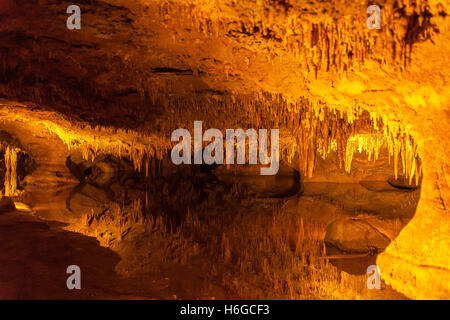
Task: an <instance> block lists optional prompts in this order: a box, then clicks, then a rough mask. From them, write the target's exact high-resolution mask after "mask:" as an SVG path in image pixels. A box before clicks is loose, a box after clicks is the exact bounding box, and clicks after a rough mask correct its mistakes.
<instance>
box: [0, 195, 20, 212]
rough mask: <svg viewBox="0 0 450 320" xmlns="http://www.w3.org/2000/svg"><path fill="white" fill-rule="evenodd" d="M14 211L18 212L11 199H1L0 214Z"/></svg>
mask: <svg viewBox="0 0 450 320" xmlns="http://www.w3.org/2000/svg"><path fill="white" fill-rule="evenodd" d="M14 210H16V206H15V205H14V201H13V200H12V199H11V198H10V197H6V196H4V197H2V198H1V199H0V214H2V213H6V212H10V211H14Z"/></svg>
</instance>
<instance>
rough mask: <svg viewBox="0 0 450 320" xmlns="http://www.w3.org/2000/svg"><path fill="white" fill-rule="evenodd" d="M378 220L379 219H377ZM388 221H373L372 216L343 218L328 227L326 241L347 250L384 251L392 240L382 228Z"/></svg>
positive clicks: (359, 251) (363, 251) (358, 251)
mask: <svg viewBox="0 0 450 320" xmlns="http://www.w3.org/2000/svg"><path fill="white" fill-rule="evenodd" d="M377 221H378V220H377ZM380 225H382V226H384V228H386V229H389V230H390V229H393V228H389V227H388V224H387V223H380V222H379V223H378V225H377V224H376V223H371V221H370V218H368V219H365V218H342V219H337V220H335V221H333V222H332V223H330V224H329V225H328V227H327V231H326V235H325V242H326V243H328V244H331V245H333V246H335V247H336V248H338V249H340V250H342V251H345V252H355V253H375V252H380V251H383V250H384V249H385V248H386V247H387V246H388V245H389V243H390V242H391V238H390V236H391V237H392V236H394V235H395V233H391V235H390V236H389V235H387V234H386V233H387V232H386V233H385V232H383V231H382V230H380Z"/></svg>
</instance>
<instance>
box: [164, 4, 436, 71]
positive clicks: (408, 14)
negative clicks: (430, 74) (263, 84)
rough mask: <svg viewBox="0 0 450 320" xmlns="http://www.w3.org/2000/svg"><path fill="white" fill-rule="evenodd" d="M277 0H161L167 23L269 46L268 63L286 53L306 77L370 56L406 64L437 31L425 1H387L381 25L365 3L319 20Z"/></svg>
mask: <svg viewBox="0 0 450 320" xmlns="http://www.w3.org/2000/svg"><path fill="white" fill-rule="evenodd" d="M274 2H276V1H257V3H256V4H253V6H252V7H251V8H249V7H244V4H243V3H241V2H239V1H236V2H235V1H232V2H225V1H216V2H215V4H214V5H212V4H211V2H205V1H203V0H191V1H184V2H183V3H176V2H168V1H161V2H160V6H159V14H160V17H161V18H162V20H163V21H164V22H165V23H167V24H171V23H172V24H182V25H185V26H186V25H187V26H188V27H189V28H192V29H196V30H197V31H199V32H201V33H202V34H203V36H205V37H218V38H219V37H220V38H222V39H223V38H224V37H228V38H231V39H233V40H235V41H238V42H240V43H242V45H244V46H247V47H251V46H252V45H257V48H258V50H260V49H261V48H265V49H266V53H265V55H266V56H267V58H268V60H269V62H270V60H272V59H275V58H277V59H280V58H282V57H283V56H285V53H286V52H288V53H290V56H291V57H293V58H294V60H296V61H297V62H298V64H299V66H300V67H301V69H302V70H303V72H304V74H305V76H307V75H308V74H313V75H315V76H316V77H317V74H318V72H321V71H323V72H328V73H332V74H333V75H335V76H339V77H341V76H343V75H344V74H345V73H346V72H347V71H348V70H350V69H351V68H356V69H358V68H359V67H360V66H361V65H363V64H364V61H365V60H366V59H368V58H370V59H373V60H375V61H377V62H379V63H381V64H389V65H398V66H399V67H400V68H405V67H406V64H407V62H408V61H409V60H410V58H411V53H412V48H413V45H414V44H415V43H416V42H418V41H423V40H428V39H431V36H432V35H433V33H436V32H438V29H437V27H436V25H433V24H432V23H431V20H430V18H431V17H432V16H433V14H432V13H431V11H430V10H431V9H430V7H429V5H428V1H427V0H422V1H414V2H413V1H409V0H400V1H387V2H386V3H385V4H384V6H383V9H382V10H383V11H382V19H383V20H382V29H381V30H376V29H375V30H372V29H369V28H368V27H367V25H366V20H367V18H368V14H367V13H366V9H367V7H365V6H361V8H360V10H359V11H357V13H356V14H353V15H345V16H340V15H334V16H332V15H331V16H330V17H328V18H324V19H322V21H319V20H318V19H317V17H316V16H315V15H309V16H308V15H306V14H304V12H302V7H301V6H300V4H299V7H297V5H296V4H295V2H293V3H292V5H291V6H290V7H289V8H290V10H287V11H284V12H283V11H280V10H278V9H277V8H274ZM338 5H341V6H345V3H341V4H336V6H338ZM233 10H234V11H233ZM435 14H436V13H435ZM324 16H325V17H326V15H324ZM225 72H227V70H225Z"/></svg>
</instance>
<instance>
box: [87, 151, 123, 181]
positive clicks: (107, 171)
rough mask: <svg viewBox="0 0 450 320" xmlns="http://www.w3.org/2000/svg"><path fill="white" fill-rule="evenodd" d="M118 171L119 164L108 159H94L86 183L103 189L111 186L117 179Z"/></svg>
mask: <svg viewBox="0 0 450 320" xmlns="http://www.w3.org/2000/svg"><path fill="white" fill-rule="evenodd" d="M119 170H120V166H119V162H117V161H115V160H114V159H112V158H109V157H102V158H100V159H96V160H95V161H94V164H93V166H92V170H91V174H90V175H89V178H88V181H89V183H92V184H93V185H96V186H98V187H105V186H108V185H110V184H112V183H113V182H114V181H115V180H117V177H118V174H117V173H118V171H119Z"/></svg>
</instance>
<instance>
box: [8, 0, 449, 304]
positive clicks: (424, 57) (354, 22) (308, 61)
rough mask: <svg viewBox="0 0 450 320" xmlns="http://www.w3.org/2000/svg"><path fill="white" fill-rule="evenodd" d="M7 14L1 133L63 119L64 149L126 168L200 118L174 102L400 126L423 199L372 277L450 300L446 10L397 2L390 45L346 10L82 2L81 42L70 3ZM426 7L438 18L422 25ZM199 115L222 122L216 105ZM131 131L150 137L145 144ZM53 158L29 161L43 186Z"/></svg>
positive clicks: (386, 30) (387, 18)
mask: <svg viewBox="0 0 450 320" xmlns="http://www.w3.org/2000/svg"><path fill="white" fill-rule="evenodd" d="M1 3H2V6H1V7H0V22H1V24H0V56H1V64H0V75H1V76H0V94H2V95H4V96H5V97H6V98H8V99H9V100H8V101H7V103H5V105H7V107H6V109H5V107H4V108H3V111H5V110H6V113H5V112H2V115H1V116H2V119H5V118H7V119H9V120H11V119H12V118H14V117H17V116H18V115H19V114H22V115H23V114H24V113H23V112H22V111H23V110H22V109H21V108H22V107H20V108H16V105H18V104H17V103H16V102H15V101H17V100H20V101H32V102H34V103H37V104H38V105H39V108H38V107H36V109H33V108H34V107H30V108H26V109H27V112H30V113H32V112H33V113H34V112H40V111H41V110H40V108H45V109H46V111H48V110H51V111H58V112H59V113H63V114H65V115H66V116H67V117H70V119H71V121H70V122H67V121H65V120H62V119H60V118H58V119H59V120H58V121H57V123H58V124H59V126H57V127H54V126H50V129H51V130H52V131H51V132H52V134H53V136H59V137H60V138H61V139H62V140H63V141H64V142H65V143H66V144H67V145H69V146H74V145H78V144H81V145H86V146H89V147H92V148H93V149H94V150H97V149H96V148H100V149H101V148H103V149H104V150H103V151H109V152H111V153H117V154H120V152H122V151H123V150H124V149H127V150H131V149H133V148H136V149H133V150H141V151H142V150H147V149H152V148H153V147H155V146H159V145H164V143H163V142H162V141H161V139H162V138H161V137H162V136H166V138H167V135H168V134H169V133H170V132H171V129H170V128H173V127H179V126H180V123H184V122H183V120H185V121H186V122H185V123H189V122H190V123H192V121H191V120H192V119H194V117H196V116H198V115H199V112H200V111H199V110H201V108H200V109H199V108H197V107H192V108H191V109H192V113H193V115H190V114H188V113H189V112H188V111H187V109H188V108H185V109H181V110H184V112H181V111H179V110H180V109H177V110H175V111H174V110H171V109H170V108H169V105H171V103H172V102H173V101H178V102H179V101H183V100H184V99H185V100H186V105H195V104H197V105H201V104H203V103H202V101H203V100H202V97H203V96H207V97H209V98H211V99H212V100H213V101H220V100H221V99H226V97H227V96H228V95H230V94H231V95H234V96H238V95H239V94H247V93H257V94H259V93H261V91H264V92H267V93H272V94H282V95H283V97H284V98H285V99H288V100H289V101H297V100H298V99H302V98H304V97H307V98H308V99H309V100H310V101H313V102H315V103H323V104H326V105H328V106H332V107H333V108H336V109H337V110H339V111H349V112H352V111H353V110H354V107H355V105H357V106H359V107H361V108H363V109H366V110H367V111H369V112H370V113H371V115H373V116H374V117H380V118H381V119H382V120H383V122H384V123H389V124H390V126H391V127H392V126H394V127H395V125H397V124H399V125H401V127H402V128H403V129H402V130H405V132H407V133H408V134H410V135H411V137H412V138H413V139H414V143H415V144H416V146H417V152H418V154H419V155H420V158H421V162H422V173H423V179H422V190H421V197H420V201H419V204H418V207H417V210H416V213H415V215H414V218H413V220H412V221H411V222H410V223H409V224H408V225H407V226H406V227H405V228H404V229H403V230H402V232H401V233H400V235H399V236H398V237H397V238H396V239H395V240H394V241H393V243H392V244H391V245H390V246H389V247H388V248H387V249H386V251H385V252H384V253H383V254H381V255H380V256H379V257H378V259H377V263H378V265H379V266H380V269H381V272H382V276H383V278H384V279H385V280H386V281H387V282H388V283H389V284H391V285H392V286H393V287H394V288H395V289H397V290H399V291H401V292H402V293H404V294H406V295H408V296H409V297H411V298H448V297H449V296H450V286H449V283H450V268H449V265H450V251H449V250H448V248H450V217H449V209H448V208H449V207H450V187H449V181H450V165H449V161H448V159H449V157H450V151H449V150H450V148H449V147H450V135H449V134H448V127H449V124H450V123H449V122H450V108H449V97H450V72H449V65H450V56H449V55H448V52H449V44H450V32H449V21H450V19H449V18H448V14H449V7H450V1H448V0H443V1H435V0H429V1H418V2H417V7H416V8H413V6H412V5H409V1H400V2H397V3H398V4H399V6H401V7H402V8H403V10H401V11H398V12H394V11H393V3H394V1H390V0H388V1H386V2H385V5H384V6H383V11H382V13H383V15H384V16H383V17H384V18H382V21H384V22H382V30H381V31H376V30H368V29H367V27H366V19H367V14H366V3H365V2H361V3H355V2H354V1H346V0H341V1H335V2H315V1H310V2H306V1H304V2H303V1H301V2H300V1H299V2H296V3H295V4H292V5H289V2H280V1H259V0H258V1H256V2H255V1H250V0H248V1H247V0H245V1H244V0H243V1H225V0H223V1H222V0H217V1H214V2H212V1H206V0H188V1H186V0H183V1H181V0H176V1H172V2H170V3H169V2H167V1H144V0H133V1H129V0H127V1H125V0H104V1H100V0H99V1H95V2H92V1H82V2H81V1H80V4H81V6H82V10H83V17H82V25H83V27H82V30H80V31H75V32H70V31H68V30H67V29H66V28H65V20H66V18H67V15H66V14H65V10H66V8H67V6H68V5H69V4H72V3H71V2H70V1H50V0H49V1H45V0H42V1H39V2H28V1H12V0H3V1H2V2H1ZM427 3H428V5H429V6H428V10H429V12H428V13H429V15H427V14H428V13H427V11H423V10H422V13H421V15H420V17H419V16H414V14H413V12H414V10H418V8H421V9H423V8H425V7H424V5H425V4H427ZM423 13H427V14H425V15H423ZM430 16H431V18H428V17H430ZM415 18H417V19H415ZM319 26H320V27H319ZM325 27H328V29H327V30H328V31H327V32H325V33H324V31H323V30H325V29H326V28H325ZM333 28H334V29H333ZM436 29H439V32H436ZM338 30H339V32H337V31H338ZM338 34H339V35H340V37H341V38H340V39H338V38H337V37H338ZM327 39H328V40H327ZM430 39H431V40H432V41H431V40H430ZM327 41H334V42H333V43H335V46H331V47H330V46H329V47H327V45H326V44H327V43H328V42H327ZM326 48H333V49H326ZM393 48H395V51H394V50H393ZM327 50H328V51H327ZM333 57H335V58H334V59H333ZM169 97H170V99H169ZM227 101H228V100H227ZM31 105H34V104H30V106H31ZM202 107H203V108H204V109H203V110H204V113H205V114H207V113H208V112H209V113H208V114H209V115H210V117H211V118H218V119H220V117H219V116H218V115H217V114H215V113H214V111H215V110H216V109H215V108H214V104H213V105H212V106H211V107H208V106H205V105H203V106H202ZM20 110H22V111H20ZM19 111H20V112H22V113H19ZM172 111H173V112H172ZM242 113H243V114H247V113H245V112H242ZM248 114H252V113H251V112H249V113H248ZM13 115H14V116H13ZM191 116H192V117H191ZM31 117H34V118H33V119H39V116H35V115H33V116H32V115H30V114H28V115H27V117H26V118H27V119H30V118H31ZM55 117H56V116H54V115H53V114H52V115H51V119H52V120H54V121H56V120H55V119H56V118H55ZM236 117H237V116H236ZM228 118H229V119H233V118H234V116H231V115H230V116H229V117H228ZM44 119H45V121H48V118H44ZM81 120H82V121H84V123H90V124H93V125H103V126H112V127H114V128H125V129H129V130H130V131H129V132H127V131H119V132H115V131H112V132H114V133H115V135H111V134H110V133H111V131H107V130H106V129H105V130H106V131H101V130H97V131H95V132H94V131H93V130H91V129H92V128H91V129H86V127H85V126H78V127H77V126H75V125H74V123H75V121H81ZM39 121H40V123H41V124H42V123H43V122H45V121H44V120H43V119H42V118H40V120H39ZM46 123H47V124H48V122H46ZM53 123H55V122H53ZM224 125H228V124H224ZM183 126H184V125H183ZM60 129H63V132H61V130H60ZM108 130H110V129H108ZM133 130H137V131H139V132H141V133H146V134H148V135H152V134H154V135H155V137H152V138H148V137H146V138H145V139H141V138H137V137H136V136H135V135H134V134H133V133H132V132H133ZM18 136H19V137H21V138H22V137H24V135H22V136H21V135H18ZM68 136H70V137H71V138H70V139H68V138H67V137H68ZM25 137H27V136H26V135H25ZM32 139H38V138H36V137H35V136H33V138H32ZM32 139H31V137H30V140H32ZM52 141H54V140H52ZM150 141H151V143H150ZM22 143H23V141H22ZM38 143H39V144H41V143H42V142H41V141H39V142H38ZM77 143H78V144H77ZM119 146H120V147H119ZM130 146H133V148H131V147H130ZM30 148H31V147H30ZM55 148H56V147H47V146H46V147H45V148H42V150H43V151H45V152H48V151H51V153H50V154H45V152H42V151H40V150H39V149H35V150H34V151H33V152H32V153H34V154H36V155H37V156H38V158H40V159H41V160H45V161H46V162H47V161H48V162H49V165H48V166H45V167H44V166H41V167H40V169H38V170H41V172H42V175H41V176H39V177H40V181H44V180H46V181H50V180H52V181H53V179H54V174H55V171H58V172H59V171H61V170H62V169H61V167H63V165H64V160H65V156H67V155H64V157H59V155H56V154H54V152H53V151H54V150H58V151H59V150H63V149H59V148H56V149H55ZM155 149H156V148H155ZM55 159H56V160H55ZM58 159H63V162H62V163H59V161H60V160H58ZM55 161H58V163H55ZM61 172H62V173H63V177H64V176H65V172H64V171H61ZM50 176H52V177H51V179H50Z"/></svg>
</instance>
